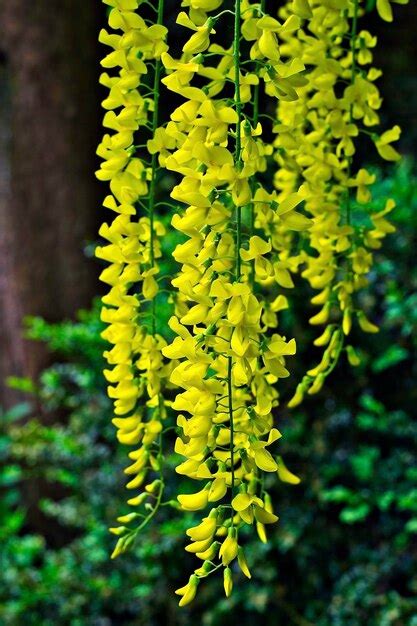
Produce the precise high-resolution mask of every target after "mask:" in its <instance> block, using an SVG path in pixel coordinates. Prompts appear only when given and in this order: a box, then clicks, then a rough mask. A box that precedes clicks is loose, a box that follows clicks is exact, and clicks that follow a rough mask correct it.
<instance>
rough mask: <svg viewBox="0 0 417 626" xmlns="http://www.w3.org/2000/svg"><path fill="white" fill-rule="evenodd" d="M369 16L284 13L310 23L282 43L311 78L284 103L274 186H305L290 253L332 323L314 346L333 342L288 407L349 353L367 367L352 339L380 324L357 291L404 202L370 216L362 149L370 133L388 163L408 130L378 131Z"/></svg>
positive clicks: (346, 9) (303, 10) (325, 7)
mask: <svg viewBox="0 0 417 626" xmlns="http://www.w3.org/2000/svg"><path fill="white" fill-rule="evenodd" d="M362 13H363V10H362V9H361V7H360V0H353V1H352V2H351V1H350V0H341V1H340V2H337V3H323V2H321V1H319V0H309V1H308V2H302V3H298V2H290V3H288V4H287V5H286V6H285V7H283V9H282V10H281V11H280V14H281V15H282V17H284V18H286V19H289V17H291V16H294V15H296V16H297V17H299V18H300V19H302V20H303V27H302V29H300V31H299V32H298V33H297V36H294V35H293V34H292V33H289V34H288V35H285V38H286V41H285V44H284V45H283V46H282V49H283V50H285V52H286V53H287V54H289V55H290V56H291V55H296V56H297V57H299V58H300V59H301V61H302V62H303V64H304V65H305V67H306V72H305V74H304V77H305V78H306V79H307V80H306V84H305V86H301V87H300V88H299V90H298V95H299V97H298V98H297V99H292V100H280V102H279V104H278V107H277V118H278V124H277V126H276V130H277V136H276V139H275V142H274V145H275V148H276V152H275V155H276V161H277V164H278V170H277V174H276V181H275V182H276V186H277V188H278V189H279V191H280V196H279V197H280V200H281V201H282V200H283V201H285V198H288V197H290V196H291V194H292V193H293V190H294V187H296V186H297V185H299V184H300V182H302V183H303V185H304V187H305V190H306V201H305V205H304V207H305V212H306V214H307V215H308V217H310V218H311V219H312V226H311V228H310V229H309V230H308V232H307V236H306V237H304V241H303V242H302V243H301V246H300V243H299V242H295V241H293V242H292V245H293V249H294V248H295V249H296V252H294V253H293V254H292V255H290V256H291V258H292V259H293V262H294V263H296V264H297V266H298V267H300V268H302V276H303V277H304V278H306V279H307V280H308V282H309V284H310V285H311V287H312V288H313V289H315V290H317V292H318V293H317V294H316V295H314V297H313V298H312V300H311V302H312V303H313V305H317V306H319V307H320V310H319V312H318V313H316V314H314V315H313V316H312V317H311V318H310V323H311V324H313V325H318V326H320V325H324V326H325V328H324V332H322V334H321V335H320V336H319V337H318V338H317V339H316V340H315V342H314V343H315V345H316V346H319V347H323V348H324V351H323V355H322V359H321V361H320V363H319V364H318V365H317V366H316V367H314V368H312V369H311V370H309V371H308V372H307V375H306V376H305V377H304V378H303V380H302V381H301V383H300V384H299V385H298V387H297V391H296V393H295V396H294V397H293V398H292V399H291V401H290V403H289V406H296V405H297V404H299V403H300V402H301V401H302V399H303V396H304V394H305V393H306V392H307V393H310V394H311V393H316V392H318V391H319V390H320V389H321V387H322V385H323V382H324V380H325V378H326V376H327V375H328V374H329V373H330V372H331V371H332V370H333V369H334V367H335V365H336V363H337V360H338V358H339V355H340V353H341V351H342V350H343V349H344V350H346V352H347V356H348V359H349V361H350V362H351V364H352V365H357V364H358V363H359V357H358V355H357V354H356V352H355V350H354V348H353V347H352V346H350V345H346V339H347V337H348V335H349V334H350V331H351V327H352V322H353V321H357V323H358V325H359V326H360V328H361V329H362V330H363V331H365V332H371V333H373V332H377V330H378V328H377V326H375V325H374V324H373V323H371V322H370V321H369V320H368V319H367V318H366V316H365V313H364V312H363V310H361V304H360V300H359V298H358V295H357V294H358V292H359V291H360V290H361V289H363V288H364V287H365V286H366V285H367V284H368V280H367V275H368V274H369V272H370V269H371V267H372V261H373V254H372V253H373V250H375V249H376V248H378V247H379V246H380V245H381V240H382V239H383V237H384V236H385V235H386V234H387V233H389V232H392V230H393V227H392V226H391V225H390V224H389V222H388V221H387V220H386V219H385V215H386V214H387V213H389V212H390V211H391V210H392V209H393V208H394V206H395V205H394V202H393V201H392V200H387V202H386V205H385V207H383V208H382V209H381V211H378V212H377V213H373V214H369V215H367V214H365V212H364V209H363V208H362V205H364V204H367V203H369V201H370V199H371V190H370V189H369V186H370V185H372V183H373V182H374V181H375V175H374V174H372V173H370V172H369V171H367V170H366V169H364V168H361V169H358V170H356V171H355V167H354V155H355V152H356V149H357V142H358V141H359V140H362V138H364V139H365V140H366V139H368V140H369V139H370V140H371V142H373V143H374V145H375V148H376V150H377V151H378V153H379V155H380V156H381V157H382V158H383V159H386V160H389V161H394V160H397V159H398V158H399V155H398V153H397V152H396V150H395V149H394V148H393V147H392V145H391V144H392V142H393V141H396V140H397V139H398V138H399V134H400V129H399V127H398V126H395V127H394V128H393V129H391V130H389V131H386V132H384V133H383V134H382V135H378V134H377V133H375V132H372V131H371V130H369V129H371V128H372V127H374V126H377V125H378V124H379V116H378V109H379V108H380V106H381V98H380V95H379V92H378V89H377V87H376V85H375V81H376V79H377V78H378V77H379V76H380V74H381V72H380V71H378V70H376V69H374V68H372V67H370V65H371V63H372V48H373V47H374V46H375V45H376V38H375V37H373V36H372V35H371V34H370V33H369V32H368V31H366V30H359V18H360V16H361V15H362ZM300 249H301V250H302V251H301V252H300Z"/></svg>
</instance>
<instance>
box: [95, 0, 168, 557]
mask: <svg viewBox="0 0 417 626" xmlns="http://www.w3.org/2000/svg"><path fill="white" fill-rule="evenodd" d="M103 1H104V3H105V4H107V5H109V6H110V11H109V14H108V22H109V27H110V32H108V31H107V30H105V29H103V30H102V31H101V33H100V37H99V39H100V41H101V42H102V43H103V44H105V45H106V46H108V47H109V48H110V49H111V51H110V52H109V53H108V54H107V55H106V56H105V57H104V59H103V60H102V62H101V64H102V66H103V67H104V68H105V69H106V70H109V71H110V74H109V73H107V72H105V73H103V74H102V75H101V78H100V82H101V84H102V85H104V86H105V87H106V88H108V90H109V93H108V95H107V97H106V99H105V100H104V101H103V103H102V104H103V107H104V109H106V111H107V112H106V114H105V116H104V120H103V125H104V127H105V128H106V129H109V132H108V133H107V134H105V135H104V137H103V140H102V142H101V144H100V146H99V148H98V151H97V153H98V155H99V156H100V157H101V158H102V159H103V162H102V164H101V167H100V169H99V170H98V172H97V177H98V178H99V179H100V180H103V181H108V182H109V185H110V192H111V193H110V194H109V195H108V196H107V197H106V198H105V200H104V207H105V208H107V209H111V210H112V211H114V212H115V213H116V217H115V219H114V220H113V222H112V223H111V224H110V225H108V224H106V223H105V224H103V226H102V227H101V229H100V235H101V237H102V238H103V239H105V240H107V243H106V245H104V246H100V247H98V248H97V249H96V256H97V257H98V258H99V259H103V260H105V261H106V262H107V263H108V266H107V267H106V268H105V269H104V270H103V272H102V273H101V276H100V278H101V280H102V281H104V282H105V283H106V284H108V285H109V286H110V290H109V292H108V293H107V294H106V295H105V296H104V297H103V303H104V306H103V308H102V311H101V318H102V320H103V321H104V322H106V323H107V328H106V330H105V331H104V332H103V337H104V338H105V339H106V340H107V341H108V342H109V343H110V344H112V346H113V347H112V348H111V349H110V350H107V351H106V352H105V353H104V356H105V358H106V360H107V363H108V365H109V368H108V369H106V370H105V371H104V375H105V377H106V379H107V381H108V382H109V387H108V394H109V396H110V398H112V399H114V413H115V417H114V419H113V424H114V425H115V426H116V428H117V438H118V440H119V442H120V443H122V444H125V445H128V446H130V447H132V451H131V452H129V458H130V460H131V464H130V465H129V466H128V467H127V468H126V469H125V473H126V475H127V476H128V478H129V482H128V483H127V485H126V487H127V489H128V490H130V492H131V497H130V498H129V500H128V504H129V505H130V506H131V507H133V509H134V510H133V512H130V513H127V514H126V515H122V516H120V517H119V518H118V521H119V522H121V523H122V524H123V526H118V527H115V528H113V529H111V530H112V532H113V533H114V534H115V535H117V536H118V537H119V539H118V541H117V544H116V548H115V550H114V553H113V556H117V555H118V554H119V553H120V552H123V551H124V550H126V549H127V548H128V547H129V546H130V545H131V544H132V543H133V542H134V540H135V538H136V536H137V534H138V532H139V530H140V529H141V528H142V527H143V526H144V525H145V524H146V523H147V522H148V521H149V520H150V519H151V518H152V517H153V516H154V515H155V513H156V511H157V510H158V507H159V505H160V503H161V499H162V496H163V491H164V482H163V477H162V475H161V469H162V464H163V455H162V451H161V446H162V434H163V429H164V423H165V420H166V415H167V410H166V400H165V398H164V390H165V387H166V383H167V379H168V376H169V373H170V369H171V364H170V363H168V362H167V361H166V360H165V359H164V358H163V355H162V349H163V348H164V347H165V345H166V341H165V340H164V338H163V337H162V336H161V334H159V333H158V332H157V329H156V317H157V303H156V298H157V295H158V290H159V287H158V274H159V266H158V259H159V258H160V256H161V244H160V240H161V237H163V235H164V234H165V229H164V226H163V225H162V223H161V221H159V220H158V219H157V215H156V210H155V205H156V202H155V195H156V190H155V186H156V180H157V175H158V156H159V155H158V142H157V128H158V113H159V82H160V78H161V68H162V66H161V60H160V59H161V54H163V53H164V52H165V51H166V50H167V45H166V43H165V39H166V35H167V29H166V27H165V26H164V25H163V24H162V20H163V3H162V0H161V1H160V2H159V5H158V13H157V23H156V24H154V23H149V20H148V19H145V18H144V17H142V16H141V15H140V14H139V13H138V12H137V9H138V7H139V5H141V4H142V3H141V2H140V0H103ZM145 78H147V79H148V80H145ZM152 79H153V82H151V84H150V82H149V81H150V80H151V81H152ZM147 137H148V141H146V138H147ZM138 139H139V141H140V142H141V143H142V144H143V142H144V141H145V143H144V144H143V145H142V146H138V145H136V144H137V140H138ZM148 477H150V482H147V479H148ZM132 524H133V528H132V527H131V525H132Z"/></svg>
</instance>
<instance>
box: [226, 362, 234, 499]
mask: <svg viewBox="0 0 417 626" xmlns="http://www.w3.org/2000/svg"><path fill="white" fill-rule="evenodd" d="M232 365H233V363H232V357H231V356H229V357H228V359H227V392H228V396H229V420H230V471H231V474H232V500H233V498H234V497H235V441H234V433H235V429H234V417H233V412H234V411H233V382H232Z"/></svg>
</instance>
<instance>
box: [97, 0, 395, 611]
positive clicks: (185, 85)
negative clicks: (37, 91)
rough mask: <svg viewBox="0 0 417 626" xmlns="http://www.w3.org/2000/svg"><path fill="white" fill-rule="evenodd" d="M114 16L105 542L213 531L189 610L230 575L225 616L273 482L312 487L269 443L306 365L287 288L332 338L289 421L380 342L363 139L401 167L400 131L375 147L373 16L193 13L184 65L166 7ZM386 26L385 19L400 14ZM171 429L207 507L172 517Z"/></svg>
mask: <svg viewBox="0 0 417 626" xmlns="http://www.w3.org/2000/svg"><path fill="white" fill-rule="evenodd" d="M103 1H104V3H105V4H107V5H110V11H109V16H108V21H109V27H110V29H111V32H107V31H106V30H103V31H102V32H101V33H100V41H102V43H104V44H105V45H107V46H109V47H110V48H111V52H110V53H109V54H108V55H107V56H106V57H105V58H104V59H103V61H102V65H103V67H104V68H106V69H109V70H112V72H111V75H109V74H107V73H103V74H102V77H101V83H102V84H103V85H105V86H106V87H107V88H108V89H109V94H108V97H107V98H106V99H105V100H104V102H103V107H104V108H105V109H106V111H107V112H106V114H105V116H104V120H103V125H104V127H105V128H107V129H109V130H110V133H109V134H105V135H104V137H103V140H102V142H101V144H100V146H99V149H98V154H99V156H100V157H101V158H102V159H103V162H102V165H101V168H100V170H99V171H98V172H97V176H98V178H99V179H100V180H103V181H108V182H109V185H110V191H111V194H110V195H108V196H107V197H106V199H105V201H104V206H105V207H106V208H107V209H111V210H112V211H114V212H116V214H117V215H116V218H115V219H114V221H113V222H112V223H111V224H110V225H107V224H104V225H103V226H102V228H101V230H100V235H101V236H102V237H103V238H104V239H106V240H107V242H108V243H106V244H105V245H104V246H100V247H98V248H97V251H96V254H97V256H98V257H99V258H100V259H103V260H105V261H106V262H107V263H108V265H107V267H106V268H105V269H104V270H103V272H102V274H101V278H102V280H103V281H104V282H105V283H107V284H108V285H109V286H110V290H109V292H108V294H107V295H106V296H105V297H104V298H103V303H104V306H103V309H102V319H103V321H104V322H106V323H107V324H108V326H107V328H106V330H105V331H104V333H103V337H104V338H105V339H106V340H107V341H109V342H110V343H111V344H112V345H113V347H112V348H111V349H110V350H108V351H107V352H106V353H105V356H106V359H107V362H108V364H109V366H110V368H109V369H108V370H106V371H105V376H106V379H107V380H108V382H109V383H110V384H109V388H108V393H109V396H110V397H111V398H113V399H114V412H115V418H114V420H113V423H114V425H115V426H116V428H117V436H118V439H119V441H120V442H121V443H122V444H126V445H129V446H132V447H133V449H132V451H131V452H129V458H130V459H131V460H132V461H133V463H132V464H130V465H129V466H128V467H127V468H126V470H125V472H126V474H127V475H128V476H129V478H130V480H129V482H128V484H127V488H128V489H129V490H132V491H133V497H131V498H130V499H129V500H128V504H129V505H130V506H131V507H132V508H133V512H130V513H128V514H126V515H122V516H121V517H119V518H118V521H119V522H120V523H121V524H122V525H121V526H117V527H115V528H112V529H111V531H112V532H113V533H114V534H115V535H117V536H118V541H117V544H116V548H115V550H114V553H113V556H117V555H118V554H119V553H121V552H124V551H125V550H127V549H128V548H129V546H131V545H132V544H133V543H134V541H135V539H136V537H137V536H138V534H139V533H140V531H141V529H142V528H143V527H144V526H145V525H146V524H148V523H149V522H150V521H151V519H152V518H154V517H155V516H156V514H157V512H158V510H159V508H160V507H161V506H165V505H169V506H172V507H173V508H175V509H180V510H183V511H202V512H204V513H203V515H204V517H203V518H202V520H201V521H200V523H198V524H197V525H196V526H193V527H191V528H189V529H188V530H187V536H188V537H189V539H190V543H189V545H187V547H186V550H187V551H189V552H191V553H194V554H195V555H196V558H197V559H199V563H198V564H197V567H196V568H195V570H194V572H193V574H192V575H191V576H190V578H189V580H188V582H187V584H186V585H185V586H184V587H182V588H180V589H178V590H177V592H176V593H177V594H178V595H179V596H180V605H181V606H183V605H186V604H188V603H189V602H191V601H192V600H193V598H194V597H195V594H196V591H197V586H198V584H199V582H200V580H201V579H203V578H205V577H207V576H209V575H211V574H212V573H214V572H216V571H217V570H223V579H224V589H225V593H226V595H227V596H229V595H230V593H231V591H232V586H233V581H232V572H233V568H234V567H235V564H236V565H237V567H239V568H240V570H241V571H242V572H243V574H244V575H245V576H247V577H248V578H250V576H251V574H250V571H249V568H248V564H247V562H246V558H245V553H244V545H243V543H244V542H243V536H244V534H245V529H247V528H251V527H255V528H256V530H257V533H258V535H259V537H260V539H261V541H267V535H266V526H267V525H268V524H271V523H274V522H276V521H277V519H278V517H277V515H276V514H275V513H274V511H273V505H272V502H271V498H270V496H269V493H268V485H269V484H270V482H271V478H270V477H271V476H272V475H274V474H275V475H276V476H277V477H278V478H279V479H280V480H281V481H283V482H286V483H290V484H297V483H298V482H299V478H298V477H297V476H295V475H294V474H293V473H292V472H291V471H290V470H289V469H288V468H287V467H286V465H285V463H284V461H283V459H282V458H281V456H279V455H278V454H277V452H276V442H277V441H278V440H279V438H280V437H281V433H280V432H279V430H278V429H277V428H276V425H275V422H276V413H277V407H278V405H279V402H280V389H279V380H280V379H281V378H284V377H287V376H289V369H288V363H287V361H288V360H289V359H288V357H293V356H294V355H295V352H296V342H295V339H294V338H292V337H291V338H288V337H285V336H283V335H282V334H281V333H280V332H279V314H280V312H281V311H283V310H285V309H286V308H288V307H290V306H291V289H293V288H294V277H295V276H296V275H299V276H301V278H305V279H306V280H307V281H308V283H309V284H310V286H311V288H312V289H313V290H317V294H315V295H314V296H313V297H312V303H313V304H314V305H318V306H320V310H319V312H318V313H316V314H315V315H314V316H313V317H311V318H310V320H309V322H310V323H311V324H313V325H323V326H324V330H323V332H322V333H321V335H320V336H319V337H318V338H317V339H316V340H315V342H314V343H315V345H317V346H319V347H323V355H322V358H321V360H320V362H319V364H318V365H317V366H316V367H314V368H313V369H310V370H309V371H308V372H307V373H306V375H305V376H304V377H303V379H302V380H301V382H299V384H298V385H297V388H296V391H295V394H294V396H293V397H292V398H291V399H290V400H289V402H288V406H289V407H293V406H296V405H297V404H299V403H300V402H301V401H302V400H303V397H304V395H305V393H308V394H313V393H316V392H318V391H319V390H320V388H321V387H322V385H323V383H324V381H325V378H326V377H327V376H328V375H329V374H330V373H331V372H332V371H333V369H334V368H335V366H336V364H337V361H338V359H339V357H340V355H341V354H342V352H345V353H346V355H347V358H348V359H349V362H350V363H351V364H352V365H357V364H358V360H359V357H358V355H357V353H356V351H355V349H354V347H353V346H351V345H349V344H348V343H347V342H348V336H349V334H350V331H351V326H352V323H353V322H355V323H356V321H357V323H358V324H359V326H360V327H361V329H362V330H363V331H365V332H371V333H373V332H377V330H378V329H377V327H376V326H375V325H374V324H373V323H372V322H371V321H369V320H368V319H367V318H366V317H365V315H364V313H363V311H362V310H361V307H360V298H359V297H358V293H359V292H360V290H361V289H363V288H364V287H365V286H366V285H367V275H368V274H369V271H370V269H371V266H372V260H373V256H372V253H373V251H374V250H375V249H377V248H379V247H380V245H381V240H382V239H383V238H384V237H385V235H386V234H388V233H389V232H391V231H392V230H393V227H392V226H391V224H390V223H389V222H388V220H387V219H386V215H387V214H388V213H389V212H390V211H391V210H392V209H393V208H394V202H393V201H392V200H390V199H387V200H386V203H385V206H383V207H381V208H380V210H378V211H377V212H374V213H371V214H366V215H364V214H363V212H361V211H360V210H357V208H356V207H357V206H360V205H362V204H365V203H367V202H368V201H369V199H370V194H371V192H370V189H369V186H370V185H371V184H372V183H373V182H374V176H373V175H372V174H370V173H369V172H368V171H367V170H365V169H364V168H360V167H359V169H358V164H357V162H356V161H357V159H355V152H356V143H357V141H358V140H359V138H360V139H361V140H362V137H365V138H368V139H369V140H370V141H371V142H372V143H373V144H374V145H375V148H376V150H377V152H378V153H379V154H380V156H381V157H382V158H383V159H386V160H389V161H393V160H397V159H398V158H399V155H398V153H397V152H396V150H395V149H394V148H393V147H392V145H391V144H392V143H393V142H394V141H395V140H397V139H398V138H399V134H400V129H399V127H398V126H395V127H394V128H393V129H391V130H387V131H385V132H383V133H382V134H377V133H376V132H374V131H371V130H369V129H370V128H372V127H375V126H377V125H378V124H379V117H378V113H377V111H378V109H379V107H380V105H381V99H380V96H379V93H378V90H377V87H376V85H375V81H376V79H377V78H378V77H379V75H380V72H379V71H378V70H376V69H374V68H372V67H370V64H371V63H372V48H373V47H374V46H375V44H376V41H375V38H374V37H373V36H372V35H371V34H370V33H369V32H368V31H366V30H359V20H360V18H361V17H362V15H363V14H364V9H363V7H362V6H361V1H360V0H327V1H323V0H291V1H290V2H288V3H286V4H285V5H284V6H282V7H281V8H280V9H279V10H278V12H277V14H276V15H273V14H271V13H268V11H267V4H268V3H267V2H265V0H261V1H260V2H251V1H249V0H229V1H228V0H183V2H182V3H181V7H182V8H184V9H186V10H185V11H184V10H180V11H179V12H178V15H177V23H178V24H179V25H180V26H181V27H183V28H184V29H185V31H184V32H185V33H186V35H185V40H184V41H183V42H182V53H181V54H180V55H178V54H177V55H176V56H179V58H175V56H174V52H173V47H172V46H171V47H169V44H170V41H169V33H168V31H167V28H166V27H165V26H164V0H158V3H157V6H156V7H155V6H153V5H152V4H151V3H150V2H147V1H146V0H143V1H141V0H103ZM377 10H378V12H379V14H380V15H381V17H382V18H383V19H385V20H388V21H389V20H391V19H392V9H391V6H390V4H389V2H388V0H387V1H384V2H377ZM223 35H224V36H223ZM162 90H168V93H169V92H171V93H172V94H173V98H172V101H173V102H174V106H173V107H172V109H171V110H170V111H169V119H167V120H163V119H162V117H163V116H162V112H163V111H164V112H165V111H166V100H168V101H171V99H168V98H166V99H165V98H164V103H163V105H162V99H161V93H162ZM178 101H179V102H180V103H179V104H177V103H178ZM271 111H275V112H276V114H275V115H274V116H271V115H270V112H271ZM164 175H165V176H168V175H169V176H170V177H175V178H174V180H175V183H174V184H172V185H171V189H170V196H171V200H170V201H166V200H164V199H161V200H160V199H159V197H158V196H159V193H160V190H159V183H160V181H161V180H162V177H163V176H164ZM170 179H171V178H170ZM353 194H355V197H356V203H354V202H353ZM168 216H169V219H168V220H167V217H168ZM168 222H170V227H169V228H172V229H173V230H174V231H176V232H177V233H178V237H179V238H180V241H181V242H180V243H179V244H178V245H177V246H176V247H175V249H174V250H173V251H172V256H173V259H174V260H175V262H176V263H177V267H178V271H177V273H176V275H175V276H174V277H166V276H163V275H162V274H161V272H160V260H161V258H162V246H161V243H162V239H163V237H164V236H165V234H166V227H167V223H168ZM165 283H168V285H167V288H166V289H165V288H163V289H161V285H164V284H165ZM167 308H169V310H170V313H171V316H170V319H169V322H168V327H167V328H165V329H162V330H160V329H159V328H158V324H157V320H158V316H159V312H160V311H161V310H162V309H163V310H164V311H165V310H166V309H167ZM173 394H174V395H175V398H174V399H172V398H173ZM175 415H176V418H175V417H174V416H175ZM173 429H175V431H176V434H177V438H176V441H175V446H174V451H175V453H176V454H177V455H178V456H179V457H181V458H180V460H179V462H178V464H177V467H176V471H177V473H178V474H180V475H184V476H187V477H188V478H190V479H191V480H192V481H195V482H196V483H197V484H198V487H197V490H194V491H193V492H192V493H179V494H178V495H177V498H176V499H175V500H173V499H168V500H167V499H166V496H165V481H164V471H165V470H164V458H165V450H166V445H168V446H169V445H170V443H171V440H170V436H169V433H171V432H172V430H173Z"/></svg>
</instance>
